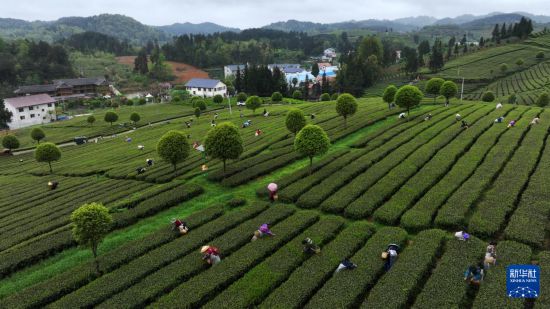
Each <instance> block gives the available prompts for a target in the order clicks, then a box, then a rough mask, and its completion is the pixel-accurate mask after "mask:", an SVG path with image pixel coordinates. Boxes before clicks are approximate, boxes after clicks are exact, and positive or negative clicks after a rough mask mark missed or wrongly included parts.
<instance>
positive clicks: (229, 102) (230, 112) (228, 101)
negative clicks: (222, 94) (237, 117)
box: [227, 95, 233, 115]
mask: <svg viewBox="0 0 550 309" xmlns="http://www.w3.org/2000/svg"><path fill="white" fill-rule="evenodd" d="M227 104H228V105H229V114H230V115H232V114H233V112H232V111H231V95H228V96H227Z"/></svg>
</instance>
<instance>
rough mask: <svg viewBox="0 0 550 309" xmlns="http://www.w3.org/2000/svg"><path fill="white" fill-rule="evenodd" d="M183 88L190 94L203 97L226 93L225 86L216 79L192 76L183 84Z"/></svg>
mask: <svg viewBox="0 0 550 309" xmlns="http://www.w3.org/2000/svg"><path fill="white" fill-rule="evenodd" d="M185 88H186V89H187V91H189V93H190V94H191V95H192V96H198V97H204V98H207V97H208V98H211V97H213V96H215V95H217V94H219V95H222V96H225V95H226V94H227V86H226V85H225V84H224V83H222V82H221V81H220V80H217V79H208V78H193V79H191V80H189V81H188V82H187V84H185Z"/></svg>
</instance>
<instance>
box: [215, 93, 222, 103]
mask: <svg viewBox="0 0 550 309" xmlns="http://www.w3.org/2000/svg"><path fill="white" fill-rule="evenodd" d="M212 101H213V102H214V103H216V104H220V103H222V102H223V97H222V95H221V94H216V95H215V96H214V98H213V99H212Z"/></svg>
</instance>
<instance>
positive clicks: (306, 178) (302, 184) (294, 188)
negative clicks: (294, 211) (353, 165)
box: [279, 151, 364, 203]
mask: <svg viewBox="0 0 550 309" xmlns="http://www.w3.org/2000/svg"><path fill="white" fill-rule="evenodd" d="M363 154H364V152H363V151H351V152H348V153H347V154H345V155H344V156H342V157H339V158H334V160H332V162H330V163H328V164H324V165H322V166H321V167H319V168H317V169H315V165H314V168H313V174H311V175H310V174H309V170H308V169H307V168H304V169H302V170H301V173H300V174H304V175H303V177H302V178H301V179H296V181H295V182H294V183H292V184H291V185H289V186H286V187H284V186H281V188H282V189H281V190H279V198H280V199H281V200H282V201H285V202H290V203H292V202H295V201H296V200H297V199H298V197H300V195H302V194H303V193H304V192H306V191H307V190H309V189H310V188H312V187H313V186H315V185H317V184H318V183H320V182H322V181H323V180H325V179H326V178H327V177H330V176H332V175H333V174H334V173H335V172H337V171H339V170H340V169H342V168H343V167H344V166H346V165H347V164H349V162H353V161H354V160H356V159H358V158H359V157H360V156H362V155H363Z"/></svg>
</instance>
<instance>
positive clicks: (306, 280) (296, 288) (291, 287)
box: [259, 222, 374, 309]
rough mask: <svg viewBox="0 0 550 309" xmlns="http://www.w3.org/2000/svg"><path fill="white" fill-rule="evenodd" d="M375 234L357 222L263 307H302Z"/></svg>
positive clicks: (325, 248)
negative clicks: (345, 259) (344, 260)
mask: <svg viewBox="0 0 550 309" xmlns="http://www.w3.org/2000/svg"><path fill="white" fill-rule="evenodd" d="M372 234H374V229H373V226H372V225H370V224H369V223H367V222H355V223H352V224H350V226H348V227H347V228H346V229H345V230H343V231H342V232H341V233H340V234H339V235H338V236H337V237H336V239H335V240H333V241H332V242H330V243H329V244H328V245H326V246H324V247H323V250H322V254H320V255H316V256H313V257H311V258H310V259H309V260H307V261H305V262H304V263H303V264H302V265H301V266H300V267H298V268H297V269H296V270H295V271H294V272H293V273H292V274H291V275H290V277H289V278H288V279H287V280H286V281H285V282H284V283H283V284H282V285H281V286H279V287H278V288H276V289H275V290H274V291H272V292H271V293H270V294H269V296H268V297H267V298H266V299H265V300H264V301H263V302H262V303H261V304H260V305H259V307H260V308H281V309H282V308H302V307H303V306H304V305H305V304H306V302H307V301H308V300H309V298H311V296H312V295H313V293H314V292H315V291H316V290H317V289H319V288H320V287H321V286H322V285H323V283H325V282H326V281H327V280H328V279H329V278H330V277H331V276H332V275H333V274H334V271H335V269H336V267H337V266H338V265H339V263H340V261H341V260H342V259H343V258H344V257H348V258H349V257H351V255H353V254H354V253H355V252H356V251H357V250H359V249H360V248H361V247H362V246H363V245H364V244H365V242H366V241H367V239H369V238H370V237H371V236H372Z"/></svg>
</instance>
